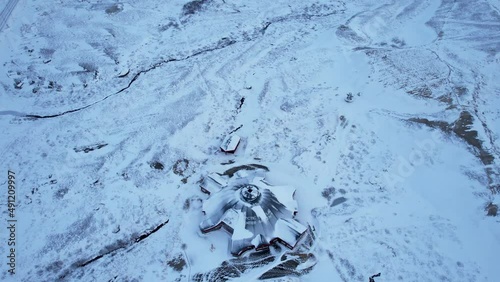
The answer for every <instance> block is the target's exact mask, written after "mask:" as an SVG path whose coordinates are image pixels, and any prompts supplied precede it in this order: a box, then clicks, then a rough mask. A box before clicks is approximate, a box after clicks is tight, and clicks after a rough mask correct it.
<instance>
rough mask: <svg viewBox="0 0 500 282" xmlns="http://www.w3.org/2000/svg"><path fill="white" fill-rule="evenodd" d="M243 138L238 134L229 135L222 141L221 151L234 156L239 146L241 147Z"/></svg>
mask: <svg viewBox="0 0 500 282" xmlns="http://www.w3.org/2000/svg"><path fill="white" fill-rule="evenodd" d="M240 141H241V137H239V136H238V135H236V134H234V133H233V134H229V135H227V136H226V137H225V138H224V140H222V144H221V145H220V149H221V150H222V152H224V153H231V154H234V152H235V151H236V149H237V148H238V145H240Z"/></svg>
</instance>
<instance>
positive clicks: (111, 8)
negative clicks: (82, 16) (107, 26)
mask: <svg viewBox="0 0 500 282" xmlns="http://www.w3.org/2000/svg"><path fill="white" fill-rule="evenodd" d="M121 11H123V5H121V4H113V5H111V6H109V7H107V8H106V10H105V12H106V14H108V15H112V14H116V13H119V12H121Z"/></svg>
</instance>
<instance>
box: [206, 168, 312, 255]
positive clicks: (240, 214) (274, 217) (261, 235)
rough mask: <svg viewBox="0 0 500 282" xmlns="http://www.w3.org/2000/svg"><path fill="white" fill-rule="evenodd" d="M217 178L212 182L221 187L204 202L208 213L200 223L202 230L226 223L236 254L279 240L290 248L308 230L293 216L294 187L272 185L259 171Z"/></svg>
mask: <svg viewBox="0 0 500 282" xmlns="http://www.w3.org/2000/svg"><path fill="white" fill-rule="evenodd" d="M213 176H214V175H212V177H213ZM214 178H216V177H214ZM222 179H225V181H224V180H222ZM217 180H218V181H213V182H212V185H216V186H218V187H219V189H218V190H214V189H213V188H212V190H211V191H210V198H209V199H207V200H206V201H205V202H204V203H203V212H204V213H205V216H206V217H205V219H204V220H203V221H202V222H201V224H200V229H201V231H202V232H204V233H207V232H210V231H213V230H216V229H219V228H221V227H224V229H225V230H227V231H228V232H229V233H230V234H231V241H230V251H231V253H232V254H233V255H241V254H242V253H243V252H245V251H247V250H250V249H257V250H260V249H264V248H267V247H268V246H269V245H270V244H272V243H273V242H276V241H278V242H280V243H282V244H283V245H285V246H286V247H288V248H290V249H292V248H293V247H295V245H296V244H297V242H298V240H299V239H300V238H301V236H302V235H303V234H304V233H305V231H306V227H305V226H304V225H302V224H301V223H299V222H298V221H297V220H295V219H294V216H295V214H296V212H297V202H296V201H295V199H294V194H295V188H293V187H291V186H274V185H271V184H269V183H267V182H266V181H265V180H264V177H263V172H259V171H252V172H245V173H243V174H241V173H239V174H235V175H234V176H233V177H227V176H226V177H224V176H221V175H219V177H218V178H217ZM214 183H218V184H214ZM205 191H207V190H205Z"/></svg>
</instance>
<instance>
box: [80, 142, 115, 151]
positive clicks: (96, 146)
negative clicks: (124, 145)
mask: <svg viewBox="0 0 500 282" xmlns="http://www.w3.org/2000/svg"><path fill="white" fill-rule="evenodd" d="M106 146H108V143H98V144H93V145H88V146H81V147H75V148H73V150H74V151H75V152H76V153H79V152H84V153H89V152H92V151H94V150H99V149H101V148H104V147H106Z"/></svg>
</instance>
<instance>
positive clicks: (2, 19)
mask: <svg viewBox="0 0 500 282" xmlns="http://www.w3.org/2000/svg"><path fill="white" fill-rule="evenodd" d="M18 2H19V0H9V2H7V5H5V8H4V9H3V10H2V13H0V31H2V30H3V28H4V26H5V24H6V23H7V20H8V19H9V17H10V14H12V11H14V8H15V7H16V5H17V3H18Z"/></svg>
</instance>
